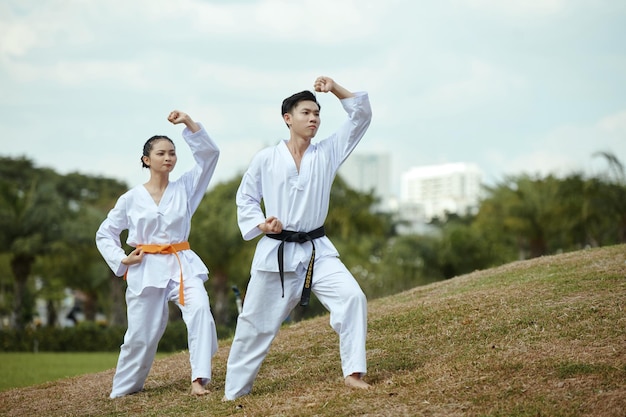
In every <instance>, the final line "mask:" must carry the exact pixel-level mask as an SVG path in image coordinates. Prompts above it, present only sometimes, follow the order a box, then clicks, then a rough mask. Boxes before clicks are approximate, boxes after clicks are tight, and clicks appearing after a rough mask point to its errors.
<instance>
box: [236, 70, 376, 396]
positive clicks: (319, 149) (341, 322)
mask: <svg viewBox="0 0 626 417" xmlns="http://www.w3.org/2000/svg"><path fill="white" fill-rule="evenodd" d="M314 89H315V91H317V92H322V93H328V92H331V93H333V94H334V95H335V96H336V97H337V98H338V99H339V100H340V101H341V104H342V106H343V108H344V109H345V111H346V112H347V114H348V120H347V121H346V122H345V123H344V124H343V125H342V126H341V127H340V128H339V130H337V131H336V132H335V133H334V134H332V135H331V136H330V137H329V138H327V139H325V140H322V141H320V142H318V143H316V144H312V143H311V140H312V139H313V138H314V137H315V134H316V133H317V131H318V129H319V126H320V106H319V103H318V102H317V99H316V97H315V94H314V93H312V92H310V91H302V92H300V93H297V94H294V95H292V96H291V97H288V98H286V99H285V100H284V101H283V104H282V108H281V114H282V117H283V120H284V122H285V124H286V125H287V127H288V128H289V140H287V141H280V142H279V143H278V145H276V146H273V147H269V148H267V149H264V150H262V151H261V152H259V153H258V154H257V155H256V156H255V157H254V158H253V160H252V162H251V164H250V166H249V168H248V170H247V171H246V173H245V174H244V176H243V178H242V181H241V185H240V186H239V189H238V191H237V208H238V211H237V216H238V223H239V228H240V230H241V233H242V235H243V238H244V239H245V240H251V239H253V238H255V237H257V236H259V235H260V234H263V233H264V234H265V236H264V237H263V238H262V239H261V240H260V241H259V243H258V245H257V248H256V252H255V255H254V259H253V261H252V268H251V277H250V282H249V283H248V288H247V291H246V297H245V300H244V304H243V311H242V313H241V314H240V315H239V319H238V321H237V329H236V331H235V338H234V340H233V344H232V346H231V350H230V355H229V358H228V365H227V371H226V386H225V396H224V400H234V399H235V398H237V397H240V396H242V395H246V394H248V393H249V392H250V391H251V390H252V384H253V382H254V379H255V378H256V376H257V374H258V372H259V369H260V368H261V364H262V362H263V359H264V358H265V356H266V355H267V352H268V351H269V348H270V345H271V343H272V341H273V340H274V338H275V337H276V334H277V333H278V330H279V328H280V326H281V323H282V322H283V321H284V320H285V318H287V316H288V315H289V313H290V312H291V310H292V309H293V308H294V307H295V306H296V304H297V303H298V301H300V302H301V304H302V305H306V304H308V297H309V294H310V292H311V291H312V292H313V293H314V294H315V295H316V296H317V298H318V299H319V300H320V302H321V303H322V304H323V305H324V306H325V307H326V308H327V309H328V310H329V311H330V324H331V326H332V328H333V329H334V330H335V331H336V332H337V333H338V334H339V340H340V355H341V364H342V370H343V375H344V378H345V383H346V385H348V386H350V387H355V388H364V389H367V388H369V385H368V384H367V383H366V382H365V381H363V380H362V376H363V375H364V374H365V372H366V359H365V338H366V333H367V300H366V298H365V294H363V291H362V290H361V288H360V287H359V284H358V283H357V282H356V280H355V279H354V277H353V276H352V275H351V274H350V272H349V271H348V269H347V268H346V267H345V266H344V265H343V263H342V262H341V261H340V260H339V258H338V256H339V254H338V253H337V250H336V249H335V247H334V246H333V244H332V243H331V242H330V240H329V239H328V238H327V237H326V236H325V233H324V228H323V225H324V221H325V219H326V215H327V214H328V205H329V200H330V189H331V186H332V183H333V180H334V178H335V174H336V173H337V170H338V169H339V166H340V165H341V164H342V163H343V161H344V160H345V159H346V158H347V157H348V155H350V153H351V152H352V151H353V150H354V148H355V147H356V145H357V144H358V143H359V141H360V140H361V138H362V137H363V135H364V134H365V131H366V130H367V128H368V126H369V124H370V120H371V116H372V113H371V108H370V104H369V98H368V95H367V93H365V92H360V93H352V92H350V91H348V90H347V89H345V88H344V87H342V86H341V85H339V84H337V83H336V82H335V81H334V80H333V79H331V78H329V77H325V76H322V77H318V78H317V79H316V80H315V82H314ZM261 200H263V203H264V205H265V213H263V211H262V209H261ZM313 271H315V272H314V273H313Z"/></svg>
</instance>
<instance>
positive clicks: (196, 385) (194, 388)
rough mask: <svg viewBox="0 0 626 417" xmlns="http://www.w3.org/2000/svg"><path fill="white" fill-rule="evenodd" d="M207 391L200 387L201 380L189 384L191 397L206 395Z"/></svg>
mask: <svg viewBox="0 0 626 417" xmlns="http://www.w3.org/2000/svg"><path fill="white" fill-rule="evenodd" d="M208 393H209V390H207V389H206V388H204V385H202V378H196V379H195V380H194V381H193V382H192V383H191V395H207V394H208Z"/></svg>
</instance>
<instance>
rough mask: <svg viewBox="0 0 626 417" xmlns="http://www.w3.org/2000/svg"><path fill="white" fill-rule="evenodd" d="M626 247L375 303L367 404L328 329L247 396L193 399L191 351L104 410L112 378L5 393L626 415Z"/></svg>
mask: <svg viewBox="0 0 626 417" xmlns="http://www.w3.org/2000/svg"><path fill="white" fill-rule="evenodd" d="M625 310H626V245H620V246H613V247H608V248H600V249H591V250H583V251H579V252H573V253H567V254H562V255H557V256H548V257H543V258H539V259H533V260H529V261H521V262H514V263H511V264H508V265H504V266H501V267H498V268H494V269H490V270H486V271H477V272H474V273H472V274H468V275H464V276H461V277H456V278H453V279H451V280H447V281H444V282H438V283H435V284H431V285H427V286H423V287H418V288H415V289H413V290H410V291H406V292H403V293H401V294H398V295H395V296H392V297H387V298H384V299H378V300H374V301H372V302H370V304H369V333H368V345H367V347H368V365H369V372H368V375H367V377H366V380H367V381H368V382H369V383H370V384H372V385H373V388H372V389H371V390H368V391H355V390H350V389H348V388H346V387H344V385H343V381H342V377H341V368H340V363H339V355H338V341H337V337H336V335H335V333H334V332H333V331H332V330H331V329H330V327H329V325H328V317H327V316H324V317H319V318H316V319H313V320H309V321H305V322H300V323H297V324H294V325H289V326H285V328H284V329H283V330H282V331H281V332H280V333H279V336H278V337H277V339H276V341H275V342H274V344H273V346H272V349H271V351H270V354H269V355H268V357H267V359H266V361H265V363H264V365H263V367H262V368H261V372H260V374H259V376H258V378H257V380H256V383H255V387H254V389H253V392H252V394H251V395H249V396H246V397H242V398H240V399H238V400H237V401H234V402H228V403H222V402H221V401H220V399H221V398H222V395H223V389H224V375H225V364H226V358H227V356H228V351H229V348H230V341H225V342H222V343H221V345H220V347H219V351H218V354H217V355H216V357H215V358H214V372H213V382H212V383H211V385H210V387H211V389H212V391H213V392H212V393H211V395H208V396H206V397H203V398H194V397H191V396H189V395H187V394H188V389H189V381H188V379H189V363H188V354H187V352H181V353H179V354H175V355H173V356H170V357H168V358H165V359H161V360H158V361H157V362H155V364H154V366H153V368H152V371H151V374H150V376H149V377H148V381H147V383H146V387H145V390H144V391H143V392H141V393H139V394H136V395H132V396H128V397H124V398H121V399H117V400H109V399H108V397H107V396H108V393H109V390H110V387H111V379H112V376H113V370H112V369H111V370H108V371H105V372H101V373H97V374H90V375H85V376H80V377H74V378H69V379H64V380H61V381H57V382H54V383H48V384H43V385H38V386H34V387H28V388H22V389H14V390H10V391H5V392H2V393H0V414H1V415H6V416H26V415H32V416H135V415H145V416H180V415H186V416H230V415H235V416H431V417H436V416H551V417H555V416H619V417H623V416H625V415H626V411H625V410H626V311H625Z"/></svg>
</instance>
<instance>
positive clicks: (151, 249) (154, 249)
mask: <svg viewBox="0 0 626 417" xmlns="http://www.w3.org/2000/svg"><path fill="white" fill-rule="evenodd" d="M137 248H138V249H141V250H143V252H144V253H152V254H154V253H156V254H162V255H167V254H171V253H173V254H174V255H176V259H177V260H178V265H179V266H180V288H179V290H178V298H179V301H180V304H181V305H183V306H184V305H185V294H184V292H183V290H184V288H183V265H182V264H181V263H180V258H179V257H178V251H180V250H187V249H191V246H189V242H180V243H165V244H163V245H137Z"/></svg>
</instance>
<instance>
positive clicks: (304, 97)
mask: <svg viewBox="0 0 626 417" xmlns="http://www.w3.org/2000/svg"><path fill="white" fill-rule="evenodd" d="M301 101H313V102H314V103H315V104H317V107H319V109H320V110H321V109H322V106H320V104H319V103H318V102H317V97H315V94H313V93H312V92H310V91H308V90H304V91H300V92H299V93H296V94H294V95H292V96H289V97H287V98H286V99H284V100H283V105H282V107H281V108H280V111H281V113H280V115H281V116H284V115H285V113H291V111H292V110H293V108H294V107H296V106H297V105H298V103H300V102H301Z"/></svg>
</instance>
